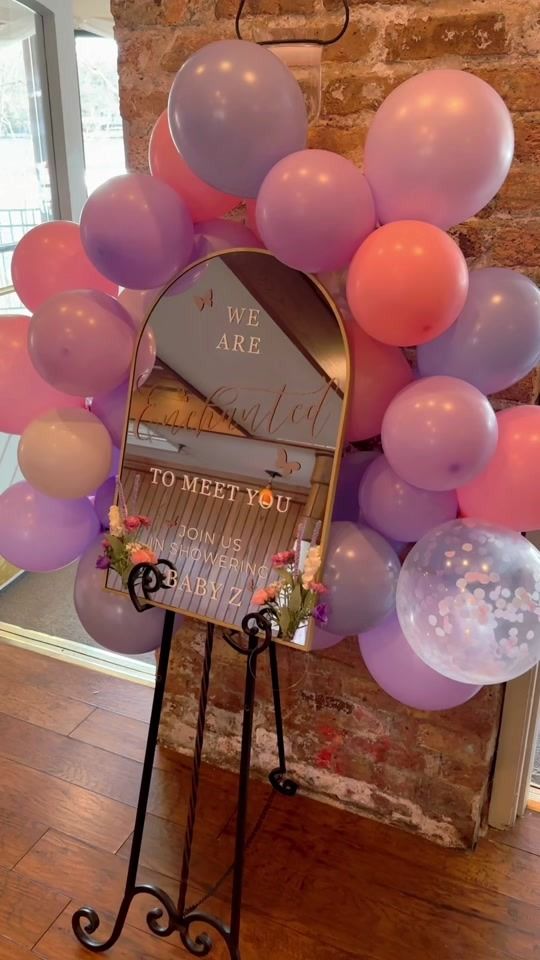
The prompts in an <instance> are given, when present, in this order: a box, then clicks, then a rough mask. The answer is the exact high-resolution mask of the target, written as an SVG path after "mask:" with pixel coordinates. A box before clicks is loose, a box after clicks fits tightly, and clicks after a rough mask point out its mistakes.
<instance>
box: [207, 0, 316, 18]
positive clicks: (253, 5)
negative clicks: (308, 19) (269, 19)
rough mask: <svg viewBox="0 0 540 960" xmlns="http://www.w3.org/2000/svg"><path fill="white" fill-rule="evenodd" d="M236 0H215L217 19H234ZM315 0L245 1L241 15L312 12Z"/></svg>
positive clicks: (236, 7) (236, 6) (236, 8)
mask: <svg viewBox="0 0 540 960" xmlns="http://www.w3.org/2000/svg"><path fill="white" fill-rule="evenodd" d="M237 10H238V0H216V4H215V13H216V17H217V18H218V19H220V18H226V19H227V20H234V18H235V16H236V11H237ZM314 10H315V0H257V2H249V0H248V3H246V5H245V7H244V10H243V13H242V16H243V17H249V16H262V15H264V16H278V15H280V14H287V13H289V14H290V13H292V14H295V13H296V14H298V13H303V14H306V13H313V12H314Z"/></svg>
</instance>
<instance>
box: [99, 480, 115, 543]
mask: <svg viewBox="0 0 540 960" xmlns="http://www.w3.org/2000/svg"><path fill="white" fill-rule="evenodd" d="M115 493H116V477H108V479H107V480H105V483H102V484H101V486H100V487H98V489H97V490H96V496H95V499H94V510H95V511H96V514H97V518H98V520H99V522H100V524H101V526H102V527H103V529H104V530H108V529H109V507H110V506H112V504H113V503H114V495H115Z"/></svg>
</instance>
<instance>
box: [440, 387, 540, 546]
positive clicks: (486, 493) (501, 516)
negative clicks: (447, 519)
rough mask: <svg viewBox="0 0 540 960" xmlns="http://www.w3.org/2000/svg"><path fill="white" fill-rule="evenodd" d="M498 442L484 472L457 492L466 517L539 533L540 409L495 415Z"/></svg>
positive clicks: (512, 411) (511, 411)
mask: <svg viewBox="0 0 540 960" xmlns="http://www.w3.org/2000/svg"><path fill="white" fill-rule="evenodd" d="M497 422H498V425H499V439H498V442H497V447H496V450H495V455H494V456H493V457H492V458H491V460H490V461H489V463H488V464H487V466H486V467H485V468H484V470H483V471H482V472H481V473H479V474H478V476H476V477H475V478H474V480H471V482H470V483H468V484H466V486H463V487H460V488H459V490H458V492H457V493H458V501H459V506H460V509H461V512H462V514H463V515H464V516H466V517H475V518H476V519H478V520H487V521H488V522H489V523H500V524H501V525H502V526H505V527H510V529H511V530H518V531H520V532H526V531H529V530H538V529H540V496H539V495H538V477H539V476H540V407H536V406H522V407H511V408H510V409H509V410H501V411H500V413H498V414H497Z"/></svg>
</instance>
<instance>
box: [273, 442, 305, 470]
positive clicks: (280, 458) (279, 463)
mask: <svg viewBox="0 0 540 960" xmlns="http://www.w3.org/2000/svg"><path fill="white" fill-rule="evenodd" d="M301 466H302V464H301V463H298V461H297V460H291V461H290V462H289V460H288V459H287V451H286V450H284V449H283V447H280V448H279V450H278V452H277V458H276V470H278V471H279V473H280V474H281V476H282V477H290V475H291V473H296V472H297V471H298V470H300V467H301Z"/></svg>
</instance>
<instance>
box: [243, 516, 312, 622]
mask: <svg viewBox="0 0 540 960" xmlns="http://www.w3.org/2000/svg"><path fill="white" fill-rule="evenodd" d="M316 535H317V531H315V533H314V536H313V538H312V542H311V544H310V547H309V549H308V552H307V556H306V559H305V561H304V564H303V568H302V569H300V544H301V540H302V536H301V531H299V534H298V537H297V540H296V546H295V549H294V550H285V551H283V552H282V553H276V554H275V555H274V556H273V557H272V567H273V568H274V570H275V571H276V573H277V575H278V579H277V580H276V581H275V582H274V583H271V584H269V586H267V587H262V588H261V589H260V590H256V591H255V593H254V594H253V602H254V603H256V604H258V605H259V606H264V609H265V613H266V614H267V616H268V618H269V619H270V620H271V621H272V622H273V623H275V624H276V625H277V627H278V628H279V632H280V635H281V636H282V637H284V638H285V639H287V640H292V639H293V637H294V635H295V633H296V631H297V630H298V629H299V627H301V626H303V624H305V623H306V621H307V620H308V619H309V617H313V618H314V619H315V620H316V621H317V623H327V622H328V608H327V605H326V603H323V602H322V601H321V597H322V596H323V595H324V594H325V593H326V592H327V588H326V587H325V586H324V584H323V583H321V582H320V580H319V577H320V568H321V548H320V546H319V545H318V544H316V543H314V542H313V541H314V540H315V538H316Z"/></svg>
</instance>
